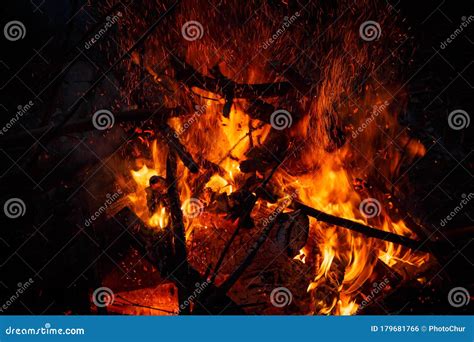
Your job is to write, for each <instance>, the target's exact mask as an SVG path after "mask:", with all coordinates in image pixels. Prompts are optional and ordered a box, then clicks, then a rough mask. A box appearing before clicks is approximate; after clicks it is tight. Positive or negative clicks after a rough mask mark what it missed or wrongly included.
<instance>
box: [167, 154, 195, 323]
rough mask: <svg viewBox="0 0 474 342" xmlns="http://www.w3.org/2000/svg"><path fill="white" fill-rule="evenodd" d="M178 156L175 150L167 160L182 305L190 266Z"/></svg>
mask: <svg viewBox="0 0 474 342" xmlns="http://www.w3.org/2000/svg"><path fill="white" fill-rule="evenodd" d="M176 167H177V165H176V156H175V153H174V151H173V150H170V151H169V153H168V158H167V160H166V183H167V185H168V198H169V202H170V206H169V209H170V211H171V215H170V216H171V226H172V231H173V237H174V239H173V240H174V241H173V242H174V257H175V265H176V268H175V270H174V272H173V277H174V278H175V279H176V280H177V282H176V283H177V286H178V298H179V303H180V305H181V304H182V303H184V301H186V300H187V298H188V297H189V288H190V286H189V284H190V283H189V264H188V260H187V252H186V237H185V235H184V230H185V229H184V223H183V212H182V211H181V203H180V200H179V193H178V189H177V182H178V180H177V178H176ZM182 313H183V314H186V313H189V306H186V307H185V309H183V311H182Z"/></svg>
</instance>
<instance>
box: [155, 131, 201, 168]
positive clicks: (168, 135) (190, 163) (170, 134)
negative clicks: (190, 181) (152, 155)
mask: <svg viewBox="0 0 474 342" xmlns="http://www.w3.org/2000/svg"><path fill="white" fill-rule="evenodd" d="M159 132H160V134H161V135H162V136H163V138H165V140H166V142H167V144H168V146H169V147H170V149H171V150H173V151H174V152H176V154H177V155H178V156H179V158H180V159H181V161H182V162H183V164H184V165H185V166H186V167H187V168H188V169H189V171H191V172H192V173H197V172H198V171H199V166H198V164H197V163H196V162H195V161H194V159H193V157H192V156H191V154H190V153H189V152H188V150H187V149H186V147H185V146H184V145H183V144H181V142H180V141H179V139H178V134H177V133H176V132H175V131H174V130H173V129H172V128H171V127H170V126H169V125H168V124H166V123H162V124H161V125H160V131H159Z"/></svg>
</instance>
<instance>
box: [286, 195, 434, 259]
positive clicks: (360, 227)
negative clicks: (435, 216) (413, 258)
mask: <svg viewBox="0 0 474 342" xmlns="http://www.w3.org/2000/svg"><path fill="white" fill-rule="evenodd" d="M292 206H293V207H294V208H295V209H299V210H301V212H302V213H304V214H306V215H308V216H311V217H314V218H315V219H317V220H319V221H322V222H325V223H328V224H332V225H335V226H339V227H343V228H347V229H349V230H352V231H355V232H358V233H361V234H364V235H365V236H367V237H373V238H376V239H380V240H383V241H387V242H392V243H396V244H399V245H402V246H404V247H408V248H411V249H413V250H416V251H421V252H430V248H429V244H428V243H425V242H424V241H418V240H414V239H411V238H409V237H406V236H402V235H398V234H395V233H391V232H386V231H383V230H380V229H376V228H373V227H370V226H366V225H364V224H361V223H358V222H354V221H351V220H348V219H345V218H342V217H337V216H334V215H331V214H327V213H325V212H322V211H320V210H318V209H314V208H311V207H309V206H307V205H305V204H303V203H301V202H298V201H294V202H293V204H292Z"/></svg>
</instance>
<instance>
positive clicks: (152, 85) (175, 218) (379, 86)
mask: <svg viewBox="0 0 474 342" xmlns="http://www.w3.org/2000/svg"><path fill="white" fill-rule="evenodd" d="M149 5H150V8H149V10H150V11H152V12H153V11H156V10H161V9H153V6H154V5H152V4H151V3H150V4H149ZM202 6H203V4H201V3H200V2H199V1H191V3H190V4H187V5H186V6H178V7H179V8H178V9H176V10H175V9H174V8H173V5H170V7H168V10H169V11H173V13H172V14H170V15H169V17H167V19H165V21H166V23H165V24H160V25H158V26H157V28H156V31H154V33H153V34H150V35H149V36H147V37H145V38H143V39H146V43H145V44H144V45H143V48H141V49H137V51H133V52H132V56H131V57H132V58H131V62H130V64H129V65H128V68H127V72H126V74H125V76H124V82H125V83H126V84H128V89H129V94H128V95H129V98H130V99H131V104H130V105H131V106H132V108H131V110H141V109H142V108H143V107H147V109H148V112H147V113H148V114H149V117H147V119H148V120H146V121H145V124H143V125H140V126H136V125H135V126H130V127H129V128H130V129H132V130H133V131H134V135H135V137H134V139H132V140H131V141H130V142H129V143H128V145H127V147H126V151H125V153H123V154H122V157H121V158H120V160H116V165H118V166H116V168H117V175H118V176H117V179H116V184H117V186H118V187H119V188H120V189H123V191H124V193H125V196H124V197H123V198H122V199H120V200H119V201H117V202H116V203H115V204H114V208H113V210H112V211H111V212H109V216H114V215H116V216H117V217H120V215H121V217H122V219H123V217H124V216H126V217H127V222H135V227H136V230H137V234H138V235H139V236H140V238H141V241H143V243H144V245H145V246H146V251H147V257H148V258H149V259H151V260H153V263H154V265H155V267H156V269H155V271H156V272H158V273H159V274H160V275H161V276H162V277H163V279H166V280H165V281H164V283H163V285H160V286H158V287H155V288H153V289H150V288H148V289H146V290H137V291H128V292H122V293H121V294H120V296H121V297H120V298H122V299H123V300H126V302H127V303H130V302H133V303H138V304H139V305H141V308H142V309H137V308H136V307H135V308H134V309H133V310H132V311H130V309H123V308H118V309H117V308H115V310H117V311H118V312H122V313H130V312H135V313H137V312H138V313H144V312H146V313H148V312H149V313H153V314H155V313H158V314H163V313H165V314H166V313H168V314H178V313H196V314H199V313H201V314H202V313H204V314H209V313H211V314H221V313H265V314H281V313H287V314H288V313H293V314H295V313H296V314H336V315H350V314H357V313H364V312H370V310H374V307H376V306H377V304H374V302H376V300H377V298H383V297H384V296H387V295H389V294H390V293H391V292H392V291H393V289H394V288H396V287H397V286H399V285H400V284H402V283H403V282H407V281H410V282H413V281H419V282H420V283H421V284H422V283H423V281H424V280H423V278H419V279H417V275H418V274H419V273H421V272H422V271H423V270H426V269H427V268H429V267H430V265H431V260H432V257H430V254H429V253H428V251H429V245H427V244H422V243H421V242H419V241H420V237H419V235H418V234H420V232H421V233H422V229H421V228H420V227H418V226H417V225H416V224H415V222H414V220H413V219H412V218H411V217H410V215H409V212H407V211H406V210H407V208H404V207H403V205H402V203H403V199H404V196H409V195H410V193H409V181H408V180H407V179H406V178H404V177H403V170H406V168H407V165H410V163H411V162H413V161H414V160H415V159H416V158H419V157H421V156H423V154H424V153H425V148H424V146H423V145H422V144H421V143H420V142H419V141H417V140H416V139H414V138H413V137H411V136H410V132H409V131H407V130H405V129H404V128H403V127H402V126H401V125H400V124H399V123H398V121H397V116H398V115H399V114H400V113H401V112H402V111H403V108H404V105H405V102H406V92H405V89H404V86H403V83H404V80H403V78H402V75H401V73H400V70H399V69H400V67H399V66H397V65H396V64H395V62H394V61H384V60H382V58H384V57H383V56H385V54H383V53H382V51H383V49H384V48H390V47H392V46H395V45H397V44H399V43H400V42H401V41H403V40H405V39H407V37H406V36H405V35H404V33H403V28H400V27H397V26H396V25H395V24H393V22H392V19H391V16H393V15H394V14H393V13H392V11H391V9H390V8H385V7H383V8H381V9H380V12H379V13H378V14H377V16H378V21H379V22H383V26H384V30H383V32H380V27H379V26H378V24H377V25H372V24H371V23H370V22H368V23H367V25H368V26H367V27H363V25H362V26H361V23H362V22H364V21H367V20H368V19H370V16H371V13H369V11H367V10H366V9H365V8H364V7H365V4H362V3H361V4H350V5H349V4H348V3H347V4H346V2H344V1H340V2H339V5H334V6H335V8H333V11H331V10H329V9H327V10H328V11H326V12H323V13H322V14H320V15H316V13H319V10H320V9H321V7H324V5H321V4H307V5H306V6H301V7H300V6H299V5H296V3H295V4H294V6H290V5H285V4H284V3H283V2H282V3H281V4H280V5H278V6H277V5H271V4H269V3H268V4H264V5H262V6H261V7H259V5H257V4H250V3H249V4H245V5H243V4H241V3H238V2H236V1H230V0H229V1H221V3H220V4H218V5H217V6H218V7H217V8H216V9H215V11H219V9H221V10H225V11H226V13H228V15H227V16H222V17H221V16H215V17H210V14H209V13H210V12H209V11H207V10H204V9H202V8H203V7H202ZM334 6H333V7H334ZM201 9H202V10H201ZM346 10H347V11H351V12H353V13H354V14H355V15H357V17H351V16H349V17H347V18H346V19H341V22H339V23H338V24H337V25H329V26H325V24H324V22H325V20H326V19H328V18H332V19H334V18H335V17H336V16H337V15H338V13H339V11H346ZM229 12H230V13H229ZM147 15H148V16H150V15H151V14H150V13H146V12H145V17H146V16H147ZM123 18H124V22H122V25H121V26H120V29H119V41H120V43H121V44H122V45H123V46H124V48H125V47H129V46H130V45H132V44H133V42H134V41H136V39H137V36H136V35H137V32H143V31H144V30H142V28H143V29H144V27H142V26H143V25H144V23H145V22H147V20H144V21H143V23H142V22H137V23H135V22H133V24H132V23H131V22H128V23H127V22H126V20H127V17H126V15H124V16H123ZM329 21H330V22H332V21H331V20H329ZM128 25H130V26H128ZM370 25H372V26H370ZM126 27H128V29H126ZM130 27H133V28H134V29H133V30H130ZM341 27H344V29H341ZM325 31H327V32H326V33H325V34H324V37H323V36H321V35H323V33H324V32H325ZM399 53H400V54H402V53H404V52H403V51H400V52H399ZM138 75H140V76H138ZM144 75H145V78H144V79H146V81H145V82H143V81H142V79H141V78H140V77H143V76H144ZM381 77H382V78H381ZM133 106H135V108H133ZM115 119H120V117H119V116H116V118H115ZM142 276H146V275H142ZM152 305H154V306H156V309H158V310H157V311H153V310H151V311H149V310H148V309H146V308H147V307H149V306H152ZM160 309H161V311H160ZM127 310H128V311H127ZM136 310H138V311H136ZM143 310H145V311H143Z"/></svg>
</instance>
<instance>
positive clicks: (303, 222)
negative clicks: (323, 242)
mask: <svg viewBox="0 0 474 342" xmlns="http://www.w3.org/2000/svg"><path fill="white" fill-rule="evenodd" d="M281 218H282V219H281V221H282V223H281V224H279V226H278V230H277V232H276V236H275V240H276V243H277V245H278V246H280V248H281V249H282V250H283V251H285V252H286V255H287V256H288V257H290V258H293V257H295V256H296V255H298V253H299V251H300V249H302V248H303V247H304V246H305V245H306V241H307V240H308V235H309V219H308V216H306V215H303V214H301V212H300V211H299V210H298V211H295V212H292V213H283V214H281Z"/></svg>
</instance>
